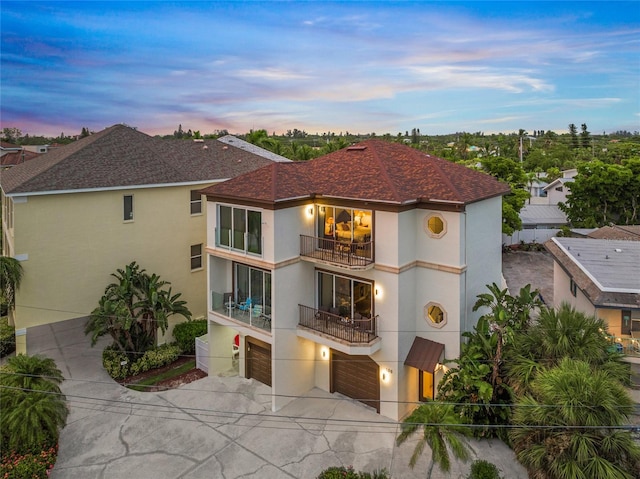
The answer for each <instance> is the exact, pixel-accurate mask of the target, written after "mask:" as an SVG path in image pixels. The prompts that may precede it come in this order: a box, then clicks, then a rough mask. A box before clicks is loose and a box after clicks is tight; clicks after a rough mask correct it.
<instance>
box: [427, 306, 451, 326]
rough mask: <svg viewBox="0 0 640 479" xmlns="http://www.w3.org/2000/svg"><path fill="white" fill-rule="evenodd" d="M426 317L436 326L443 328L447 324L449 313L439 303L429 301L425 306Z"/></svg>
mask: <svg viewBox="0 0 640 479" xmlns="http://www.w3.org/2000/svg"><path fill="white" fill-rule="evenodd" d="M424 319H426V320H427V322H428V323H429V324H430V325H431V326H433V327H434V328H441V327H442V326H444V325H445V324H447V313H446V311H445V310H444V308H443V307H442V305H440V304H438V303H434V302H431V303H427V304H426V305H425V307H424Z"/></svg>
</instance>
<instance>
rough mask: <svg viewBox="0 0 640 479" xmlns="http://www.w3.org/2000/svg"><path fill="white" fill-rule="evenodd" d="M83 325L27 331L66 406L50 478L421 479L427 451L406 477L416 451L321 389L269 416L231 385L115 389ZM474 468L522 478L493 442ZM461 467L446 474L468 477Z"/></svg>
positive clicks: (252, 386)
mask: <svg viewBox="0 0 640 479" xmlns="http://www.w3.org/2000/svg"><path fill="white" fill-rule="evenodd" d="M82 327H83V322H82V321H79V320H71V321H65V322H61V323H56V324H52V325H46V326H39V327H36V328H32V329H30V330H29V344H28V349H29V353H30V354H35V353H42V354H45V355H47V356H49V357H51V358H53V359H54V360H55V361H56V363H57V364H58V366H59V367H60V369H61V370H62V371H63V373H64V375H65V378H66V380H65V381H64V383H63V385H62V389H63V392H64V393H65V394H66V395H67V399H68V401H69V405H70V409H71V412H70V415H69V419H68V423H67V426H66V427H65V428H64V430H63V431H62V434H61V437H60V450H59V455H58V461H57V463H56V466H55V468H54V469H53V473H52V476H51V477H52V478H54V479H75V478H78V479H87V478H98V479H99V478H105V479H112V478H130V479H145V478H153V479H164V478H167V479H169V478H171V479H172V478H185V479H187V478H188V479H198V478H207V479H211V478H225V479H234V478H261V479H270V478H314V477H316V476H317V475H318V474H319V473H320V471H322V470H323V469H325V468H327V467H330V466H336V465H345V466H348V465H353V466H354V467H355V468H356V469H357V470H365V471H369V472H372V471H374V470H375V469H380V468H386V469H387V470H388V471H391V474H392V477H394V478H395V479H413V478H416V479H417V478H423V477H425V470H426V468H427V467H428V465H429V461H430V456H431V454H430V450H429V448H428V447H427V448H425V451H424V453H423V455H422V456H421V458H420V460H419V462H418V465H417V466H416V468H415V469H414V470H411V469H410V468H409V467H408V463H409V458H410V456H411V453H412V452H413V446H414V445H415V440H413V441H411V442H408V443H406V444H404V445H403V446H402V447H396V446H395V445H394V442H395V437H396V435H397V433H398V426H397V424H396V423H394V422H393V421H390V420H388V419H385V418H383V417H381V416H379V415H377V414H375V412H373V411H372V410H370V409H368V408H367V407H365V406H363V405H361V404H359V403H357V402H355V401H352V400H347V399H341V398H339V397H337V396H336V395H331V394H329V393H327V392H324V391H321V390H319V389H313V390H312V391H310V392H309V393H308V394H306V395H305V397H302V398H299V399H295V400H293V401H292V402H291V403H289V405H287V406H286V407H285V408H283V409H281V410H280V411H278V412H277V413H272V412H271V408H270V393H271V390H270V388H269V387H267V386H264V385H262V384H260V383H258V382H256V381H254V380H247V379H243V378H239V377H207V378H205V379H201V380H199V381H195V382H193V383H191V384H188V385H185V386H183V387H181V388H179V389H176V390H172V391H165V392H160V393H141V392H136V391H132V390H129V389H126V388H124V387H122V386H120V385H118V384H117V383H115V382H114V381H112V380H111V379H110V378H109V377H108V376H107V374H106V373H105V372H104V370H103V369H102V366H101V359H100V357H101V351H102V348H103V346H104V343H103V344H99V345H97V346H96V347H95V348H93V349H92V348H90V347H89V341H88V339H87V338H86V337H85V336H84V335H83V334H82ZM471 446H472V448H473V450H474V457H475V458H481V459H486V460H489V461H491V462H492V463H494V464H496V465H497V466H498V467H499V468H500V469H501V471H502V475H503V476H504V477H506V478H509V479H518V478H522V479H525V478H526V477H527V474H526V472H525V470H524V469H523V468H522V467H521V466H520V465H519V464H518V463H517V461H516V460H515V457H514V454H513V452H512V451H511V450H510V449H509V448H508V447H507V446H505V445H504V444H503V443H502V442H500V441H481V442H478V441H472V442H471ZM468 472H469V464H461V463H458V462H454V463H453V464H452V470H451V472H450V473H449V474H443V473H441V472H440V471H439V470H437V469H435V470H434V474H433V477H434V478H435V479H437V478H445V477H446V478H460V479H462V478H465V477H466V476H467V474H468Z"/></svg>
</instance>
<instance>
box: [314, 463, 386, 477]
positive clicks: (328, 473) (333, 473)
mask: <svg viewBox="0 0 640 479" xmlns="http://www.w3.org/2000/svg"><path fill="white" fill-rule="evenodd" d="M317 479H390V476H389V473H388V472H387V470H386V469H382V470H380V471H375V472H374V473H373V474H370V473H368V472H357V471H354V470H353V467H352V466H349V467H343V466H340V467H330V468H328V469H325V470H324V471H322V472H321V473H320V475H319V476H318V477H317Z"/></svg>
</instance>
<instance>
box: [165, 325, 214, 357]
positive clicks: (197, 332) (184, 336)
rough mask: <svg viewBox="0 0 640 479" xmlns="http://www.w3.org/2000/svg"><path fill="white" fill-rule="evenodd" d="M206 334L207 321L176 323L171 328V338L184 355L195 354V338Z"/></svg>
mask: <svg viewBox="0 0 640 479" xmlns="http://www.w3.org/2000/svg"><path fill="white" fill-rule="evenodd" d="M203 334H207V320H206V319H194V320H193V321H185V322H184V323H178V324H176V325H175V327H174V328H173V337H174V338H176V342H177V343H178V346H180V348H182V352H183V353H184V354H195V352H196V338H199V337H200V336H202V335H203Z"/></svg>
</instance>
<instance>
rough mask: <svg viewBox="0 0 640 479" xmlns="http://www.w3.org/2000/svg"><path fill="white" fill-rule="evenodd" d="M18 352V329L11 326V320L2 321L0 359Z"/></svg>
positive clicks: (0, 322) (0, 328)
mask: <svg viewBox="0 0 640 479" xmlns="http://www.w3.org/2000/svg"><path fill="white" fill-rule="evenodd" d="M15 350H16V328H14V327H13V326H9V318H7V317H4V318H1V319H0V358H2V357H4V356H6V355H7V354H11V353H12V352H14V351H15Z"/></svg>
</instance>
